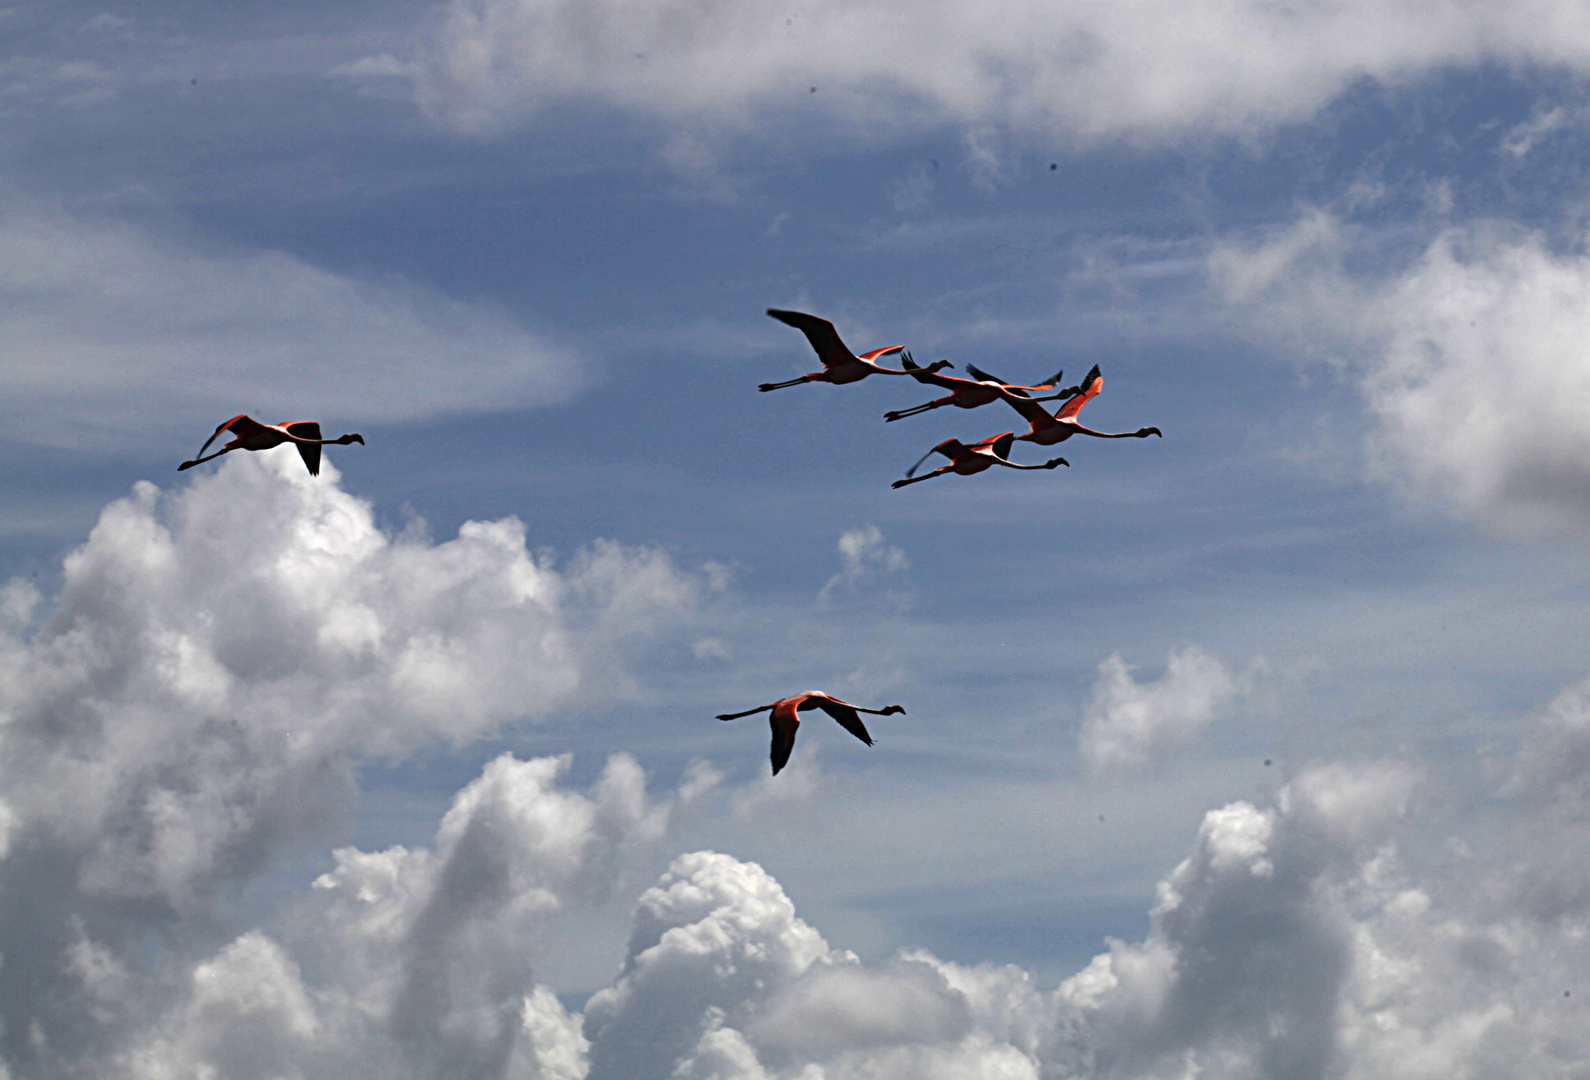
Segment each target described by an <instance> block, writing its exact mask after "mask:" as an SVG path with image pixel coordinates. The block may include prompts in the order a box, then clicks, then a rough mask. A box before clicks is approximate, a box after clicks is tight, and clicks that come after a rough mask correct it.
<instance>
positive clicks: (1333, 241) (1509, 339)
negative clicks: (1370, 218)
mask: <svg viewBox="0 0 1590 1080" xmlns="http://www.w3.org/2000/svg"><path fill="white" fill-rule="evenodd" d="M1376 242H1377V238H1376V237H1374V236H1373V235H1372V234H1367V233H1365V232H1364V231H1363V230H1359V229H1355V228H1353V227H1352V226H1350V225H1348V224H1345V223H1344V222H1342V221H1341V220H1340V219H1338V218H1336V217H1334V216H1333V215H1331V214H1328V213H1324V212H1321V211H1314V212H1311V213H1309V214H1307V215H1305V216H1304V217H1303V218H1302V219H1300V220H1299V221H1298V222H1297V223H1296V224H1295V225H1294V226H1292V227H1290V228H1287V229H1284V230H1278V231H1277V232H1276V233H1275V234H1274V235H1273V236H1271V237H1268V238H1266V239H1265V240H1264V241H1263V242H1262V243H1259V244H1255V245H1251V246H1240V245H1234V244H1225V245H1220V246H1219V247H1217V249H1216V250H1215V252H1214V254H1213V256H1212V259H1211V268H1212V272H1213V275H1214V278H1215V280H1216V282H1217V284H1218V285H1219V287H1220V288H1222V289H1223V290H1224V292H1225V294H1226V296H1227V298H1228V299H1230V300H1232V301H1235V302H1237V303H1239V304H1250V305H1252V310H1253V311H1254V312H1255V314H1256V315H1257V319H1256V323H1257V324H1259V325H1265V324H1268V325H1269V326H1272V327H1278V328H1279V329H1280V333H1281V334H1282V336H1283V340H1287V341H1289V342H1290V343H1305V342H1306V343H1307V347H1308V348H1311V349H1313V350H1315V351H1316V353H1318V352H1319V351H1324V353H1325V354H1326V355H1327V356H1333V357H1335V358H1338V359H1340V360H1342V361H1344V362H1345V363H1346V364H1347V365H1348V370H1349V371H1351V372H1352V374H1353V376H1354V377H1355V378H1356V379H1357V380H1358V381H1359V383H1360V385H1361V387H1362V389H1363V393H1364V396H1365V399H1366V402H1367V405H1368V409H1369V412H1370V416H1371V418H1372V420H1373V423H1374V428H1373V431H1372V433H1371V437H1370V443H1369V451H1370V458H1371V462H1372V467H1373V468H1374V470H1375V471H1376V473H1377V474H1378V475H1379V476H1381V477H1384V478H1386V479H1389V480H1390V481H1392V482H1393V483H1395V484H1396V485H1398V486H1399V487H1400V488H1402V489H1403V490H1404V491H1405V492H1407V493H1408V494H1409V495H1411V496H1413V497H1415V498H1420V499H1429V500H1433V501H1435V502H1438V503H1440V504H1442V505H1445V506H1448V507H1451V508H1453V509H1455V510H1457V511H1458V512H1460V513H1463V514H1467V515H1470V516H1473V517H1476V518H1479V519H1481V520H1484V521H1487V522H1489V523H1492V524H1495V525H1498V526H1501V527H1503V528H1511V529H1533V528H1539V527H1546V526H1550V525H1553V524H1561V523H1564V522H1568V523H1572V524H1575V525H1577V524H1580V523H1582V522H1583V521H1584V520H1585V518H1586V517H1587V516H1590V356H1587V354H1586V353H1585V350H1584V349H1583V348H1582V342H1583V341H1584V340H1586V338H1587V336H1590V256H1587V255H1586V254H1585V251H1584V249H1583V246H1582V244H1579V243H1575V244H1572V245H1569V246H1567V247H1559V246H1556V245H1553V244H1551V243H1549V242H1548V241H1547V239H1546V238H1545V237H1542V236H1540V235H1538V234H1534V233H1527V232H1524V231H1522V230H1519V229H1516V228H1512V227H1508V226H1504V225H1501V224H1495V223H1477V224H1473V225H1468V226H1464V227H1461V228H1453V229H1448V230H1445V231H1443V232H1441V233H1440V234H1439V235H1438V236H1436V237H1435V238H1434V240H1433V241H1432V242H1431V243H1430V244H1429V245H1428V247H1426V248H1425V249H1424V250H1423V251H1422V253H1420V254H1419V255H1418V256H1417V258H1415V259H1413V260H1412V261H1411V262H1409V261H1406V260H1403V261H1401V262H1400V263H1398V264H1395V265H1398V266H1399V268H1398V269H1396V270H1394V271H1392V272H1391V273H1390V274H1388V275H1386V276H1384V277H1374V276H1366V275H1363V274H1356V273H1353V272H1352V271H1350V270H1349V269H1348V266H1349V265H1350V264H1351V262H1352V261H1353V259H1354V257H1355V256H1360V255H1362V254H1363V253H1364V252H1365V251H1366V250H1370V249H1372V246H1373V245H1374V244H1375V243H1376Z"/></svg>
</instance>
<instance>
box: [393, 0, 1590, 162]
mask: <svg viewBox="0 0 1590 1080" xmlns="http://www.w3.org/2000/svg"><path fill="white" fill-rule="evenodd" d="M1487 61H1493V62H1500V63H1505V64H1538V65H1543V66H1563V67H1566V68H1568V69H1570V70H1574V71H1584V70H1585V69H1586V68H1587V67H1590V15H1587V14H1586V12H1585V10H1584V8H1583V7H1582V6H1581V5H1579V4H1576V3H1572V2H1570V0H1535V2H1532V3H1504V2H1501V0H1488V2H1481V3H1461V2H1457V0H1438V2H1421V0H1397V2H1392V3H1375V2H1371V0H1346V2H1341V3H1332V4H1274V3H1267V2H1263V0H1240V2H1237V3H1217V2H1214V0H1198V2H1193V3H1179V2H1176V0H1143V2H1140V3H1133V4H1098V3H1089V2H1084V0H1063V2H1056V3H1041V2H1032V0H1005V2H1002V3H999V4H997V5H992V6H990V5H986V4H985V5H978V4H967V3H960V2H952V0H942V2H938V3H932V4H928V5H925V6H924V5H922V4H913V3H905V2H902V0H859V2H858V0H821V2H818V3H810V4H803V5H797V6H790V5H783V4H773V3H767V2H761V0H759V2H753V3H727V2H723V0H672V2H668V3H637V2H634V0H594V2H584V0H578V2H577V0H453V2H452V3H451V4H450V6H449V7H448V9H447V16H446V19H445V22H444V23H443V24H442V26H441V28H440V30H439V31H438V32H437V34H436V36H435V40H434V41H433V42H432V44H431V46H430V49H429V55H428V56H427V58H426V63H425V67H424V71H423V74H422V76H421V77H420V79H419V82H418V87H419V99H420V102H421V104H422V106H423V107H424V108H425V110H426V111H427V112H428V113H430V114H431V115H432V116H433V117H436V118H438V119H440V120H442V121H444V122H446V123H448V124H451V125H453V126H455V127H457V128H460V129H462V130H464V131H468V132H476V133H489V132H494V131H498V130H501V129H503V128H506V127H511V126H513V125H514V124H516V123H518V122H520V121H522V120H524V119H526V118H527V117H529V116H531V115H533V114H534V113H535V112H536V111H537V110H539V109H542V108H544V107H546V106H548V105H551V104H554V103H556V102H559V101H566V100H582V99H583V100H596V101H601V102H604V103H607V104H611V105H614V106H617V107H619V108H623V109H628V110H632V111H636V112H640V113H643V114H650V115H655V116H660V117H663V118H667V119H671V120H682V121H690V122H693V123H701V122H705V123H710V124H716V123H730V124H736V125H738V124H744V123H746V122H748V121H749V120H750V119H751V118H752V117H753V116H757V115H758V114H766V113H771V112H775V111H777V112H789V113H793V114H795V115H809V114H810V113H811V112H812V111H813V110H820V111H822V112H825V113H836V114H838V115H840V116H841V117H843V118H845V119H848V120H851V121H854V122H856V123H857V124H859V125H876V124H880V123H881V124H888V125H910V124H915V123H922V122H936V121H945V120H948V121H950V122H955V123H961V124H969V125H976V124H985V123H989V124H1008V125H1012V126H1015V127H1018V128H1023V129H1028V130H1034V131H1042V132H1048V133H1051V134H1055V135H1081V136H1084V137H1100V136H1103V137H1114V136H1125V137H1128V138H1141V139H1155V138H1162V137H1174V136H1179V135H1183V134H1187V133H1199V132H1216V133H1245V132H1249V131H1254V130H1256V129H1258V128H1261V127H1263V126H1267V125H1271V124H1275V123H1279V122H1285V121H1291V120H1299V119H1303V118H1306V117H1307V116H1309V115H1310V114H1311V113H1313V112H1314V111H1315V110H1317V109H1318V108H1320V107H1321V106H1322V105H1324V104H1325V103H1326V102H1328V101H1330V100H1331V99H1332V98H1333V97H1335V96H1336V95H1337V94H1339V93H1341V91H1342V90H1343V89H1345V88H1346V87H1347V86H1349V85H1350V84H1351V83H1352V82H1353V81H1355V80H1357V79H1361V78H1372V79H1376V80H1380V81H1383V82H1395V81H1398V80H1403V79H1410V78H1414V77H1417V76H1419V75H1422V74H1424V73H1427V72H1429V71H1432V70H1434V69H1436V68H1439V67H1442V66H1450V65H1466V64H1475V63H1483V62H1487ZM813 88H815V90H814V89H813Z"/></svg>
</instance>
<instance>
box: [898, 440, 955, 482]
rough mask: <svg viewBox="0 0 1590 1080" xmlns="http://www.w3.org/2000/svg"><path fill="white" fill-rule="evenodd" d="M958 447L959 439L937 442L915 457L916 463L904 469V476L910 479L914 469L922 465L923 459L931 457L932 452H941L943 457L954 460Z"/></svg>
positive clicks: (913, 474) (914, 472)
mask: <svg viewBox="0 0 1590 1080" xmlns="http://www.w3.org/2000/svg"><path fill="white" fill-rule="evenodd" d="M960 448H961V441H960V440H959V439H945V440H944V441H943V442H941V443H939V444H938V445H937V446H935V447H934V448H933V449H931V450H929V451H928V452H927V453H925V454H923V455H922V456H921V457H919V458H917V461H916V464H915V465H913V466H911V467H910V468H909V469H907V470H906V471H905V478H906V479H907V480H909V479H911V477H913V476H915V475H916V471H917V470H918V469H920V468H921V467H922V463H923V462H924V461H926V460H927V459H928V458H930V457H932V456H933V455H934V454H943V455H944V456H945V457H947V458H949V459H950V460H951V461H954V460H955V451H957V450H959V449H960Z"/></svg>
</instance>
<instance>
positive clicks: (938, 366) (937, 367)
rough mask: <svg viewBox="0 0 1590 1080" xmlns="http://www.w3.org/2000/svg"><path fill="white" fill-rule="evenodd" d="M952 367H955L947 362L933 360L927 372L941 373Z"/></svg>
mask: <svg viewBox="0 0 1590 1080" xmlns="http://www.w3.org/2000/svg"><path fill="white" fill-rule="evenodd" d="M954 366H955V365H954V364H952V363H950V362H949V361H948V360H935V361H933V362H932V363H931V364H929V365H928V370H929V371H943V370H944V369H945V368H947V367H954Z"/></svg>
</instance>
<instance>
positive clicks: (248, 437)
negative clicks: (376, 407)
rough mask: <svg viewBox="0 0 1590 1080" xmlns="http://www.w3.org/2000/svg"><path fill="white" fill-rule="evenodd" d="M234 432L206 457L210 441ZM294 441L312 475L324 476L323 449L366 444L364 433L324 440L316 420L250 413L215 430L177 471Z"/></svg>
mask: <svg viewBox="0 0 1590 1080" xmlns="http://www.w3.org/2000/svg"><path fill="white" fill-rule="evenodd" d="M223 431H230V432H231V433H232V434H233V436H234V438H233V439H232V441H231V442H229V443H227V444H226V445H225V446H223V447H221V449H219V450H217V451H216V452H215V453H213V454H211V455H210V456H209V457H205V456H204V452H205V451H206V450H208V449H209V448H210V444H211V443H213V442H214V441H215V440H216V439H217V438H219V437H220V434H221V432H223ZM286 442H290V443H292V444H294V445H295V446H297V447H298V455H299V456H300V457H302V458H303V459H304V464H305V465H307V466H308V467H309V475H310V476H319V475H320V448H321V447H322V446H327V445H332V446H347V445H348V444H349V443H358V444H359V445H360V446H363V445H364V436H363V435H344V436H342V437H341V438H340V439H322V438H321V437H320V424H319V423H317V422H316V421H314V420H294V421H292V422H291V423H281V424H262V423H260V422H259V421H258V420H255V419H254V418H253V417H251V416H248V415H247V414H245V415H243V416H234V417H232V419H230V420H228V421H227V422H226V423H224V424H222V425H221V426H220V427H218V428H216V429H215V434H214V435H211V436H210V437H209V438H208V439H205V440H204V445H203V446H201V447H199V454H198V456H197V457H195V458H194V459H193V460H192V461H184V462H183V463H182V464H181V465H178V466H177V471H178V472H181V471H182V470H184V469H191V468H193V467H194V466H195V465H200V464H203V463H204V462H206V461H214V460H215V459H216V458H218V457H220V456H221V455H222V454H229V453H231V452H232V451H233V450H269V449H270V448H271V447H273V446H280V445H281V444H282V443H286Z"/></svg>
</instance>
